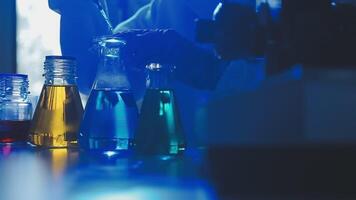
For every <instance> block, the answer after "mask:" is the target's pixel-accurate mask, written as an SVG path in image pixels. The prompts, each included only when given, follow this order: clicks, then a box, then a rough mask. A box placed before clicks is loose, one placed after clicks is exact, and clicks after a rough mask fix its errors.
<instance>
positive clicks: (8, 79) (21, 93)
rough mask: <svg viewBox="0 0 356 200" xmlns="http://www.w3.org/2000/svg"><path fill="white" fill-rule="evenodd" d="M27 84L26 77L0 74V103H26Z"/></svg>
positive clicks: (27, 94)
mask: <svg viewBox="0 0 356 200" xmlns="http://www.w3.org/2000/svg"><path fill="white" fill-rule="evenodd" d="M28 89H29V82H28V77H27V75H23V74H0V102H3V101H20V102H27V101H29V100H28V96H29V93H30V92H29V90H28Z"/></svg>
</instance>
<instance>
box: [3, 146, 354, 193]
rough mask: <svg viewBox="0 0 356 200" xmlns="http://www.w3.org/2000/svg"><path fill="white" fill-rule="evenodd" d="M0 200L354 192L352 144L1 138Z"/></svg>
mask: <svg viewBox="0 0 356 200" xmlns="http://www.w3.org/2000/svg"><path fill="white" fill-rule="evenodd" d="M0 147H1V155H0V170H1V171H0V186H1V188H0V195H1V196H0V199H1V200H8V199H9V200H10V199H11V200H18V199H30V200H32V199H35V200H42V199H43V200H48V199H51V200H57V199H58V200H62V199H66V200H82V199H83V200H90V199H95V200H102V199H103V200H117V199H125V200H126V199H128V200H130V199H154V200H155V199H187V200H188V199H198V200H215V199H227V200H230V199H237V200H238V199H242V200H244V199H246V200H259V199H261V200H262V199H267V200H269V199H271V200H279V199H356V162H355V160H356V145H354V144H315V143H314V144H288V145H287V144H282V145H281V144H279V145H276V144H274V145H271V144H268V145H234V146H221V145H220V146H211V147H209V148H197V149H188V150H187V151H186V152H185V153H184V155H180V156H152V157H142V156H141V157H138V156H135V155H133V154H130V153H126V154H122V153H121V154H119V153H116V152H112V151H106V152H85V151H82V150H79V149H75V148H74V149H73V148H72V149H64V148H58V149H46V148H35V147H34V146H31V145H29V144H26V143H18V144H1V146H0Z"/></svg>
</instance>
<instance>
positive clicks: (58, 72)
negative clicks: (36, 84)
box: [44, 56, 77, 85]
mask: <svg viewBox="0 0 356 200" xmlns="http://www.w3.org/2000/svg"><path fill="white" fill-rule="evenodd" d="M76 70H77V69H76V60H75V58H73V57H66V56H46V61H45V62H44V71H45V73H44V77H45V85H76V79H77V76H76Z"/></svg>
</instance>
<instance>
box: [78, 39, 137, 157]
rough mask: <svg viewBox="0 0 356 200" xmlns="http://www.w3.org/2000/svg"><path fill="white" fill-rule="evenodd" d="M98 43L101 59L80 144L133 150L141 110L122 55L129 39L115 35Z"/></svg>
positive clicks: (108, 148) (81, 132) (87, 105)
mask: <svg viewBox="0 0 356 200" xmlns="http://www.w3.org/2000/svg"><path fill="white" fill-rule="evenodd" d="M96 42H97V48H98V50H99V54H100V57H101V59H100V60H101V61H100V64H99V67H98V72H97V75H96V78H95V81H94V85H93V87H92V91H91V93H90V95H89V99H88V102H87V104H86V107H85V112H84V117H83V121H82V123H81V128H80V133H79V145H80V147H81V148H83V149H86V150H93V151H121V152H123V151H129V150H130V149H131V147H132V145H133V143H132V139H133V135H134V132H135V129H136V125H137V120H138V109H137V105H136V101H135V99H134V95H133V92H132V90H131V88H130V84H129V81H128V79H127V75H126V69H125V66H124V65H123V64H122V60H121V58H120V48H121V47H123V46H124V45H125V42H124V41H122V40H120V38H117V37H111V36H109V37H102V38H99V39H97V41H96Z"/></svg>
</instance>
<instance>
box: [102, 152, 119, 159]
mask: <svg viewBox="0 0 356 200" xmlns="http://www.w3.org/2000/svg"><path fill="white" fill-rule="evenodd" d="M103 154H104V155H106V156H107V157H109V158H111V157H112V156H115V155H116V154H117V153H116V152H115V151H105V152H104V153H103Z"/></svg>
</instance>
